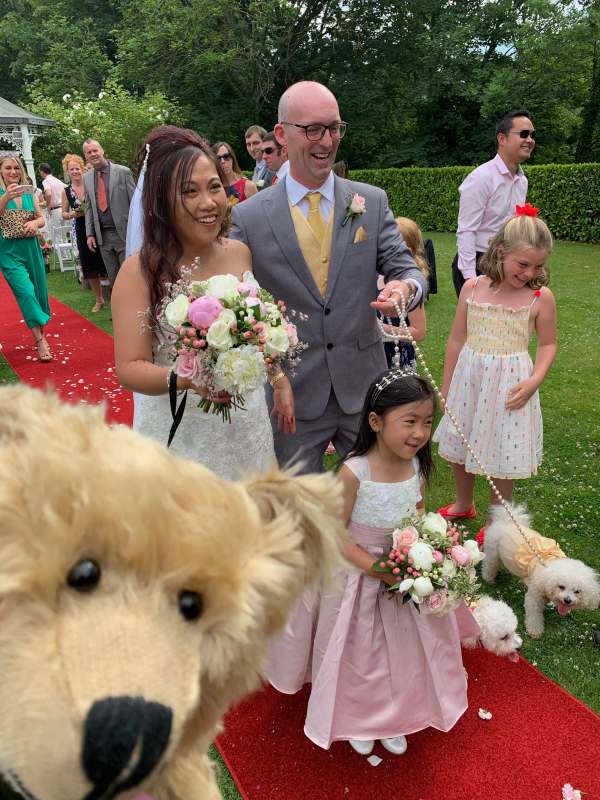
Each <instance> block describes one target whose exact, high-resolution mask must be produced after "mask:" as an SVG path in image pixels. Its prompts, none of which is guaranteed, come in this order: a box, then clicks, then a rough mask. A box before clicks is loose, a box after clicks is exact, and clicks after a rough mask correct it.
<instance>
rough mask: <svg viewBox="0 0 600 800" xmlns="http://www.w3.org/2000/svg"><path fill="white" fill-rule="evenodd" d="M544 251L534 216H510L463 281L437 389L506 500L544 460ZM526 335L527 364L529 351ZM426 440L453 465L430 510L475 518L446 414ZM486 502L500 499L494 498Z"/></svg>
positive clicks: (552, 328) (551, 307) (548, 302)
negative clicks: (447, 486) (441, 496)
mask: <svg viewBox="0 0 600 800" xmlns="http://www.w3.org/2000/svg"><path fill="white" fill-rule="evenodd" d="M518 208H520V207H518ZM525 209H527V211H529V212H530V213H534V212H537V209H532V207H531V206H526V207H525ZM551 250H552V236H551V234H550V231H549V230H548V228H547V226H546V224H545V223H544V222H543V221H542V220H541V219H539V218H538V217H536V216H528V215H527V214H523V213H521V214H519V215H517V216H515V217H513V218H512V219H510V220H509V221H508V222H507V223H506V224H505V225H504V226H503V228H502V229H501V230H500V232H499V233H498V234H497V235H496V236H495V237H494V239H492V241H491V243H490V246H489V249H488V251H487V253H486V254H485V255H484V257H483V258H482V259H481V262H480V265H479V266H480V269H481V270H482V272H483V276H480V277H478V278H471V279H470V280H468V281H467V282H466V283H465V285H464V286H463V288H462V291H461V293H460V296H459V300H458V306H457V309H456V316H455V318H454V323H453V325H452V330H451V332H450V337H449V339H448V344H447V346H446V361H445V364H444V381H443V386H442V394H443V395H444V397H446V398H447V406H448V409H449V410H450V411H451V412H452V414H453V415H454V416H455V417H456V419H457V420H458V422H459V424H460V426H461V428H462V430H463V432H464V434H465V436H466V438H467V440H468V442H469V444H470V446H471V447H472V449H473V450H474V452H475V453H476V455H477V457H478V459H479V460H480V461H481V463H482V464H483V466H484V468H485V470H486V472H487V473H488V474H489V475H491V476H492V477H493V478H494V482H495V484H496V486H497V487H498V489H499V491H500V493H501V494H502V495H503V497H504V498H505V499H506V500H510V499H511V497H512V491H513V482H514V480H515V479H516V478H528V477H530V476H531V475H535V473H536V472H537V469H538V466H539V464H540V463H541V460H542V415H541V411H540V399H539V394H538V388H539V387H540V385H541V383H542V381H543V380H544V378H545V377H546V374H547V372H548V370H549V369H550V366H551V364H552V362H553V360H554V356H555V355H556V306H555V303H554V296H553V295H552V292H551V291H550V289H548V287H547V283H548V272H547V269H546V260H547V258H548V256H549V255H550V251H551ZM534 332H535V334H536V335H537V352H536V358H535V365H534V364H532V361H531V358H530V357H529V352H528V346H529V339H530V337H531V335H532V333H534ZM433 441H434V442H438V443H439V453H440V455H441V456H442V458H444V459H446V461H449V462H450V463H451V464H452V468H453V471H454V480H455V484H456V498H455V500H454V501H453V502H452V503H450V504H449V505H447V506H444V507H443V508H440V509H438V513H439V514H442V515H443V516H445V517H447V518H450V519H457V518H460V517H464V518H473V517H475V516H476V513H477V512H476V510H475V508H474V506H473V490H474V487H475V475H476V474H482V471H481V469H480V467H479V466H478V465H477V463H476V462H475V460H474V459H473V457H472V455H471V454H470V453H469V452H468V450H467V449H466V447H465V445H464V443H463V441H462V440H461V438H460V436H459V435H458V433H457V431H456V429H455V427H454V425H453V424H452V422H451V420H450V419H449V418H448V416H447V415H445V416H444V418H443V419H442V421H441V423H440V425H439V427H438V429H437V430H436V432H435V434H434V437H433ZM491 501H492V503H494V502H498V501H497V499H496V497H495V496H494V495H493V494H492V499H491Z"/></svg>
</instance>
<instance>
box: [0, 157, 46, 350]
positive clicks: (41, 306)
mask: <svg viewBox="0 0 600 800" xmlns="http://www.w3.org/2000/svg"><path fill="white" fill-rule="evenodd" d="M25 183H26V173H25V168H24V166H23V164H22V162H21V160H20V158H18V156H4V157H0V269H1V270H2V272H3V273H4V277H5V278H6V281H7V283H8V285H9V286H10V288H11V289H12V291H13V294H14V296H15V299H16V301H17V303H18V304H19V308H20V309H21V313H22V314H23V318H24V320H25V324H26V325H27V327H28V328H29V329H30V330H31V333H32V334H33V338H34V340H35V346H36V349H37V354H38V358H39V360H40V361H52V352H51V350H50V345H49V344H48V341H47V339H46V336H45V333H44V328H45V326H46V325H47V323H48V322H49V320H50V305H49V303H48V286H47V283H46V270H45V269H44V259H43V258H42V251H41V249H40V244H39V241H38V238H37V233H38V231H39V230H40V229H41V228H43V227H44V224H45V220H44V216H43V214H42V212H41V210H40V207H39V204H38V202H37V200H36V199H35V197H34V195H33V194H30V193H28V192H27V190H26V189H25V187H24V184H25ZM16 212H21V213H16ZM22 212H26V213H25V214H23V213H22ZM25 218H27V219H25Z"/></svg>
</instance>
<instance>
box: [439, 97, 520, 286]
mask: <svg viewBox="0 0 600 800" xmlns="http://www.w3.org/2000/svg"><path fill="white" fill-rule="evenodd" d="M496 141H497V142H498V152H497V154H496V156H495V158H492V160H491V161H486V162H485V164H481V165H480V166H479V167H477V168H476V169H474V170H473V172H471V173H470V174H469V175H467V177H466V178H465V179H464V181H463V182H462V183H461V185H460V187H459V190H458V191H459V192H460V205H459V209H458V230H457V232H456V243H457V247H458V253H457V254H456V256H455V257H454V261H453V262H452V280H453V281H454V288H455V290H456V295H457V297H458V295H459V294H460V290H461V289H462V286H463V284H464V282H465V281H466V280H467V279H468V278H473V277H475V275H476V274H478V271H477V264H478V263H479V259H480V258H481V256H482V255H483V253H485V251H486V250H487V247H488V244H489V242H490V239H492V237H493V236H495V235H496V233H498V231H499V230H500V228H501V227H502V225H503V224H504V223H505V222H506V220H507V219H510V217H512V216H513V215H514V213H515V206H516V205H517V204H519V205H523V204H524V203H525V199H526V197H527V178H526V177H525V175H524V174H523V170H522V169H521V167H520V165H521V164H522V163H523V161H527V159H528V158H529V157H530V156H531V154H532V152H533V148H534V147H535V130H534V128H533V123H532V122H531V117H530V115H529V112H528V111H524V110H522V109H521V110H519V111H510V112H509V113H507V114H505V115H504V116H503V117H502V119H501V120H500V121H499V122H498V123H497V124H496Z"/></svg>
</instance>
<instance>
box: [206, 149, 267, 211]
mask: <svg viewBox="0 0 600 800" xmlns="http://www.w3.org/2000/svg"><path fill="white" fill-rule="evenodd" d="M212 151H213V153H214V154H215V158H216V159H217V161H218V162H219V164H220V166H221V169H222V170H223V175H224V176H225V183H224V185H225V192H226V193H227V198H228V202H229V205H230V206H234V205H236V204H237V203H241V202H242V201H243V200H246V199H247V198H248V197H252V195H253V194H256V193H257V191H258V189H257V188H256V185H255V184H254V183H253V182H252V181H249V180H248V178H246V177H244V174H243V173H242V170H241V169H240V165H239V164H238V160H237V158H236V156H235V153H234V152H233V149H232V147H231V145H229V144H227V142H217V143H216V144H213V146H212Z"/></svg>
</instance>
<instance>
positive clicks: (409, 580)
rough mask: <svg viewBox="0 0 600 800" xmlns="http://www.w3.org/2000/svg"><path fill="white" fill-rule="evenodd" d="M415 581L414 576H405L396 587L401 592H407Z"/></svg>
mask: <svg viewBox="0 0 600 800" xmlns="http://www.w3.org/2000/svg"><path fill="white" fill-rule="evenodd" d="M414 582H415V579H414V578H405V579H404V580H403V581H402V582H401V583H400V586H399V587H398V589H399V590H400V591H401V592H408V590H409V589H412V587H413V584H414Z"/></svg>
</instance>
